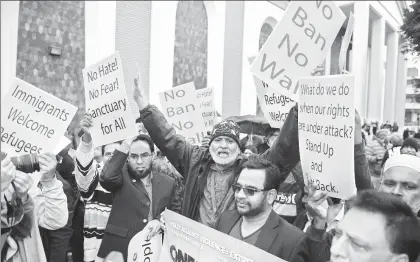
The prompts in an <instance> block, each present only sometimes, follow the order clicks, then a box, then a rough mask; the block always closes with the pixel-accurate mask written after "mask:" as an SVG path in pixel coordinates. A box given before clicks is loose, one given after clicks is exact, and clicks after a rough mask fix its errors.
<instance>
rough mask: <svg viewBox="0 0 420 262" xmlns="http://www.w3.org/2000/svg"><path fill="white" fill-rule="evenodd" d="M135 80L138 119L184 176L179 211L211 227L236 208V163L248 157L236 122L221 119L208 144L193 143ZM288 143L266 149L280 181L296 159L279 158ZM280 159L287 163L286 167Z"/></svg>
mask: <svg viewBox="0 0 420 262" xmlns="http://www.w3.org/2000/svg"><path fill="white" fill-rule="evenodd" d="M138 82H139V81H138V79H137V78H136V79H135V80H134V92H133V95H134V101H135V102H136V103H137V105H138V108H139V110H140V118H141V121H142V123H143V124H144V127H145V128H146V129H147V131H148V133H149V134H150V136H151V138H152V140H153V142H154V143H155V145H156V146H157V147H158V148H159V149H160V150H161V152H162V153H163V154H164V155H165V156H166V157H167V158H168V160H169V161H170V162H171V164H172V165H173V166H174V167H175V168H176V169H177V170H178V172H179V173H180V174H181V175H182V176H183V177H184V180H185V191H184V202H183V206H182V212H181V214H182V215H184V216H186V217H188V218H190V219H193V220H195V221H198V222H200V223H202V224H204V225H207V226H209V227H213V228H214V227H215V224H216V221H217V220H218V218H219V217H220V214H222V213H223V212H224V211H226V210H233V209H234V208H235V197H234V191H233V189H232V185H233V183H234V181H235V179H236V178H237V176H238V175H239V173H238V170H237V169H238V167H240V166H241V165H242V164H243V163H244V162H245V161H247V159H246V157H245V156H244V155H242V154H241V150H240V145H239V134H240V128H239V126H238V125H237V124H236V123H234V122H233V121H221V122H220V123H217V124H216V125H215V126H214V128H213V131H212V132H211V134H210V140H209V147H208V148H205V147H202V146H198V145H192V144H190V143H189V142H188V141H187V140H186V139H185V138H184V137H182V136H180V135H177V134H176V132H175V129H174V128H173V127H172V125H170V124H169V123H168V122H167V121H166V119H165V117H164V116H163V114H162V113H161V112H160V111H159V110H158V108H157V107H155V106H153V105H150V104H149V103H148V101H147V99H146V98H145V96H144V95H143V90H142V89H141V87H139V85H138ZM286 143H289V142H286ZM287 147H290V145H285V144H284V143H274V146H273V148H271V150H268V151H267V152H266V156H267V157H268V158H269V159H271V160H273V161H274V162H275V163H276V165H277V166H278V167H279V169H280V171H281V175H282V181H281V182H283V181H284V179H285V178H286V176H287V175H288V174H289V172H290V170H291V169H292V168H293V167H294V166H295V165H296V162H295V163H292V161H288V158H287V156H284V157H283V158H282V159H284V160H285V161H279V160H278V159H279V157H281V156H282V155H283V154H279V151H281V149H279V148H287ZM276 149H277V150H278V151H277V152H276ZM280 162H290V164H289V166H287V167H285V166H284V165H283V164H282V163H280Z"/></svg>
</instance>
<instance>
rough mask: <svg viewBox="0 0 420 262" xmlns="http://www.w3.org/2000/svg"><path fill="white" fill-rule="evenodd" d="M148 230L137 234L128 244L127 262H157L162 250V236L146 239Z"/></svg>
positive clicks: (145, 229)
mask: <svg viewBox="0 0 420 262" xmlns="http://www.w3.org/2000/svg"><path fill="white" fill-rule="evenodd" d="M148 234H149V229H148V228H144V229H143V230H142V231H140V232H138V233H137V234H136V235H135V236H134V237H133V238H132V239H131V240H130V243H129V244H128V253H127V259H128V260H127V262H135V261H142V262H143V261H147V262H158V261H159V255H160V252H161V248H162V234H157V235H155V236H154V237H152V238H151V239H147V235H148Z"/></svg>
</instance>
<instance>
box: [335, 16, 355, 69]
mask: <svg viewBox="0 0 420 262" xmlns="http://www.w3.org/2000/svg"><path fill="white" fill-rule="evenodd" d="M353 28H354V16H353V13H352V12H350V16H349V21H348V22H347V28H346V32H345V33H344V37H343V40H342V41H341V47H340V55H339V57H338V67H339V68H340V73H343V72H344V70H345V69H346V60H347V49H349V45H350V39H351V36H352V35H353Z"/></svg>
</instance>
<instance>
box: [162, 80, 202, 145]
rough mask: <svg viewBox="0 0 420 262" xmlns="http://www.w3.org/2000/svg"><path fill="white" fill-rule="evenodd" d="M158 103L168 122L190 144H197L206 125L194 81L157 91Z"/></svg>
mask: <svg viewBox="0 0 420 262" xmlns="http://www.w3.org/2000/svg"><path fill="white" fill-rule="evenodd" d="M159 99H160V105H161V106H162V109H163V114H164V115H165V117H166V119H167V120H168V123H169V124H171V125H172V126H173V127H174V128H175V130H176V133H177V134H179V135H182V136H183V137H185V139H187V141H188V142H190V143H191V144H199V143H200V142H201V140H203V138H204V137H205V136H206V127H205V125H204V119H203V116H202V110H201V109H200V105H199V101H198V99H197V93H196V90H195V87H194V83H193V82H190V83H187V84H183V85H180V86H176V87H174V88H172V89H170V90H168V91H165V92H160V93H159Z"/></svg>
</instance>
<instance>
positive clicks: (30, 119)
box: [1, 78, 77, 155]
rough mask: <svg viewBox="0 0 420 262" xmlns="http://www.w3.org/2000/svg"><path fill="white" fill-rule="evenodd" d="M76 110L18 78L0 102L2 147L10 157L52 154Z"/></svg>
mask: <svg viewBox="0 0 420 262" xmlns="http://www.w3.org/2000/svg"><path fill="white" fill-rule="evenodd" d="M76 112H77V107H75V106H73V105H71V104H69V103H67V102H64V101H63V100H61V99H59V98H57V97H55V96H53V95H51V94H49V93H47V92H45V91H43V90H41V89H39V88H37V87H35V86H33V85H31V84H29V83H27V82H25V81H23V80H21V79H18V78H16V79H15V81H14V83H13V86H12V88H10V89H9V91H8V93H7V94H6V95H5V96H4V97H3V99H2V102H1V144H2V149H5V150H3V151H8V150H7V149H10V150H14V151H15V152H7V153H9V154H13V155H14V153H16V154H18V155H21V154H41V153H46V152H52V151H54V149H55V148H56V147H57V144H58V143H59V141H60V138H61V137H62V136H63V134H64V132H65V131H66V128H67V127H68V126H69V124H70V122H71V120H72V119H73V117H74V115H75V114H76Z"/></svg>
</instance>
